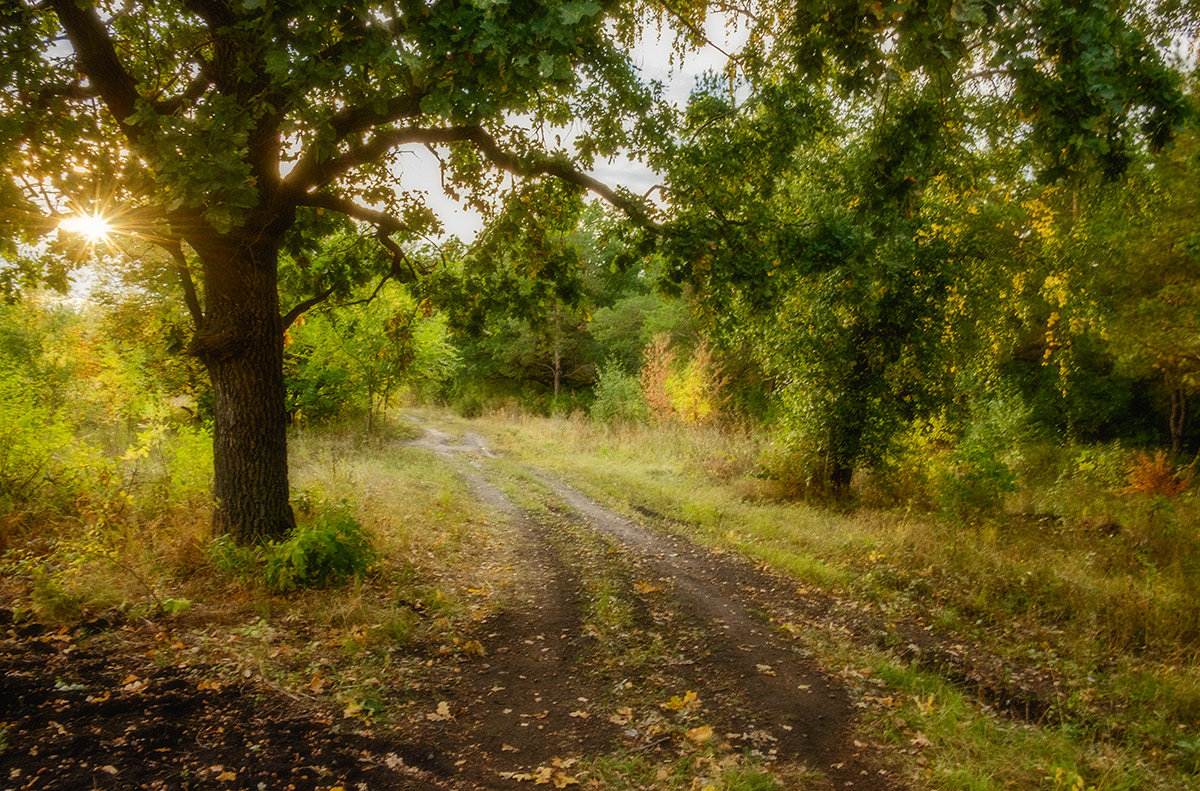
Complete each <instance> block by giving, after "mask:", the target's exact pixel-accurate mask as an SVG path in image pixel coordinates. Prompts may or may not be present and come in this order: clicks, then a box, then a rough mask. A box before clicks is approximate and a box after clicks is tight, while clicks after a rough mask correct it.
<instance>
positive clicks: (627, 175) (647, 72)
mask: <svg viewBox="0 0 1200 791" xmlns="http://www.w3.org/2000/svg"><path fill="white" fill-rule="evenodd" d="M705 35H706V37H707V38H708V40H709V41H710V42H711V44H708V45H705V46H703V47H701V48H699V49H697V50H694V51H689V52H683V53H679V52H676V51H675V48H674V46H673V41H674V32H673V31H671V30H669V29H666V28H664V29H663V30H661V31H660V30H658V29H656V28H654V27H653V26H649V27H648V29H647V31H646V32H645V33H644V34H643V35H642V37H641V38H640V39H639V41H638V42H637V44H636V45H635V47H634V48H633V50H632V51H631V52H630V57H631V59H632V62H633V64H634V65H635V66H636V67H637V68H638V70H639V73H640V76H641V77H642V79H643V81H645V82H647V83H650V82H658V83H661V84H662V86H663V91H664V96H665V98H666V100H667V101H669V102H671V103H672V104H674V105H675V106H677V107H683V106H685V105H686V104H687V101H688V97H689V96H691V93H692V91H693V90H694V89H695V87H696V84H697V81H698V80H700V79H701V77H703V76H704V75H705V74H707V73H709V72H717V73H720V72H722V71H724V69H725V67H726V65H727V63H728V55H727V54H726V53H732V52H737V51H738V50H739V49H740V48H741V46H742V45H743V44H744V43H745V39H746V37H747V35H748V32H747V31H745V30H739V29H730V28H729V26H727V25H726V23H725V20H724V19H723V18H722V17H720V16H718V15H712V16H710V17H709V19H708V21H707V22H706V25H705ZM573 131H576V130H572V129H571V128H566V129H551V130H547V137H550V138H553V136H554V135H555V134H559V135H561V137H562V138H563V139H564V140H569V139H570V137H571V136H572V133H573ZM402 161H403V172H402V173H400V174H398V175H399V176H400V179H401V182H402V184H403V185H404V187H405V188H406V189H412V190H419V191H421V192H423V193H424V194H425V197H426V201H425V202H426V204H427V205H428V206H429V208H431V209H432V210H433V211H434V212H436V213H437V215H438V216H439V217H440V218H441V220H442V224H443V227H444V232H443V237H444V238H446V237H451V236H456V237H458V238H460V239H462V240H463V241H467V242H469V241H471V240H472V239H474V238H475V236H476V235H478V233H479V232H480V230H482V228H483V217H482V216H481V215H480V214H479V213H478V212H477V211H475V210H473V209H471V208H470V207H468V206H464V205H463V204H462V203H460V202H459V201H456V200H455V199H454V198H452V197H450V196H449V195H447V194H446V193H445V192H444V191H443V190H442V187H441V175H440V170H439V166H438V162H437V159H436V158H435V157H434V156H433V154H431V153H430V152H429V151H428V150H426V149H424V148H419V147H413V148H412V149H410V150H408V151H406V152H405V156H404V157H403V158H402ZM590 175H592V176H593V177H595V178H596V179H598V180H599V181H600V182H601V183H603V184H605V185H607V186H609V187H612V188H617V187H624V188H625V189H627V190H629V191H630V192H633V193H634V194H637V195H645V194H647V193H648V192H650V191H651V190H652V189H653V188H654V186H655V185H656V184H658V183H659V182H660V178H659V174H657V173H655V172H654V171H653V170H652V169H651V168H650V167H649V166H648V165H646V164H645V163H644V162H641V161H640V160H638V159H636V158H630V157H629V156H626V155H618V156H616V157H613V158H611V159H608V160H604V159H601V160H598V161H597V162H596V163H595V166H594V167H593V168H592V169H591V171H590ZM597 200H598V199H597Z"/></svg>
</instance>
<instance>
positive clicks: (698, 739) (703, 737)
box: [687, 725, 713, 744]
mask: <svg viewBox="0 0 1200 791" xmlns="http://www.w3.org/2000/svg"><path fill="white" fill-rule="evenodd" d="M712 737H713V729H712V728H710V727H709V726H707V725H701V726H700V727H699V728H692V729H691V730H690V731H688V732H687V738H688V741H689V742H691V743H692V744H706V743H707V742H710V741H712Z"/></svg>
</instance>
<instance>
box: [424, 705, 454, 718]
mask: <svg viewBox="0 0 1200 791" xmlns="http://www.w3.org/2000/svg"><path fill="white" fill-rule="evenodd" d="M425 719H427V720H429V721H430V722H445V721H446V720H452V719H454V715H453V714H451V713H450V704H449V703H447V702H446V701H444V700H443V701H442V702H441V703H439V704H438V707H437V711H435V712H433V713H431V714H426V715H425Z"/></svg>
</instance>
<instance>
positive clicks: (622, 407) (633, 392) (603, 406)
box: [591, 360, 648, 423]
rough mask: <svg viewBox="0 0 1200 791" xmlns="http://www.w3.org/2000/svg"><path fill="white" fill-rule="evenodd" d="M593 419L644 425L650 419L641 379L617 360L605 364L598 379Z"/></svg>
mask: <svg viewBox="0 0 1200 791" xmlns="http://www.w3.org/2000/svg"><path fill="white" fill-rule="evenodd" d="M591 416H592V419H593V420H595V421H597V422H600V423H642V422H645V420H646V418H647V417H648V413H647V411H646V400H645V398H644V397H643V396H642V385H641V380H639V379H638V377H636V376H634V375H632V374H628V373H625V371H623V370H622V369H621V366H620V365H618V364H617V363H616V362H614V361H611V360H610V361H609V362H607V363H605V364H604V365H603V366H602V367H601V368H600V371H599V373H598V375H597V377H596V398H595V400H594V401H592V411H591Z"/></svg>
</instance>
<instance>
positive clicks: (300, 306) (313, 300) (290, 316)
mask: <svg viewBox="0 0 1200 791" xmlns="http://www.w3.org/2000/svg"><path fill="white" fill-rule="evenodd" d="M335 290H336V289H335V287H334V286H330V287H329V288H327V289H325V290H324V291H322V292H321V293H319V294H313V295H312V296H311V297H309V298H308V299H303V300H301V301H300V302H298V303H296V305H294V306H293V307H292V309H291V310H289V311H288V312H287V313H286V314H284V317H283V328H284V329H285V330H286V329H287V328H288V327H290V326H292V324H294V323H295V321H296V319H298V318H300V317H301V316H302V315H304V314H305V313H307V312H308V311H309V310H312V309H313V308H315V307H316V306H317V305H320V304H321V303H322V302H324V301H325V300H327V299H329V298H330V297H331V296H333V292H334V291H335Z"/></svg>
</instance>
